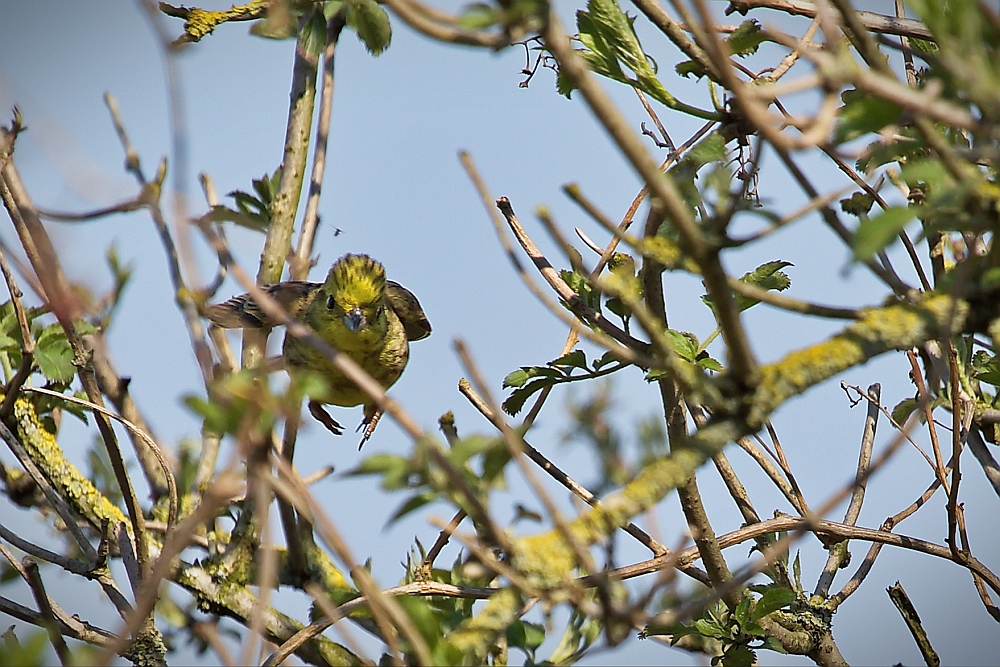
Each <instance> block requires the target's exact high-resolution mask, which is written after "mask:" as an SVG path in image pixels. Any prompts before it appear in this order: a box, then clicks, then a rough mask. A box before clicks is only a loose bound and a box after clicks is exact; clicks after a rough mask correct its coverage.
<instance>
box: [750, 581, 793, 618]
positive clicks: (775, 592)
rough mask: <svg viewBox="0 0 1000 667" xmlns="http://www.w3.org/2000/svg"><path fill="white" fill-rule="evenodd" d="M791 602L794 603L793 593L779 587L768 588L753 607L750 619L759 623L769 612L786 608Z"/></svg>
mask: <svg viewBox="0 0 1000 667" xmlns="http://www.w3.org/2000/svg"><path fill="white" fill-rule="evenodd" d="M793 602H795V591H793V590H791V589H789V588H782V587H781V586H773V587H770V588H768V589H767V591H766V592H765V593H764V595H762V596H761V598H760V599H759V600H757V604H755V605H754V608H753V611H752V612H751V613H750V619H751V620H753V621H755V622H756V621H759V620H760V619H762V618H764V617H765V616H767V615H768V614H770V613H771V612H774V611H777V610H779V609H781V608H783V607H787V606H788V605H790V604H792V603H793Z"/></svg>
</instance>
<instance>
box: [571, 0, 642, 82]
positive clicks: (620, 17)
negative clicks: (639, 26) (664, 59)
mask: <svg viewBox="0 0 1000 667" xmlns="http://www.w3.org/2000/svg"><path fill="white" fill-rule="evenodd" d="M587 10H588V12H589V14H590V17H591V18H593V23H594V26H595V27H597V29H598V30H599V31H600V34H601V36H602V37H603V38H604V40H605V41H606V42H607V44H608V46H609V47H610V48H611V50H612V52H613V54H614V56H615V57H616V58H617V59H618V60H619V61H621V62H622V63H624V64H625V66H626V67H628V68H629V69H630V70H632V71H633V72H635V73H636V75H638V76H640V77H641V76H642V75H643V74H644V73H649V74H653V68H652V67H651V66H650V64H649V60H647V58H646V54H645V53H644V52H643V50H642V46H641V45H640V44H639V38H638V37H637V36H636V34H635V29H634V28H633V27H632V21H631V20H630V19H629V17H628V16H626V15H625V12H623V11H622V9H621V7H619V6H618V3H617V2H616V1H615V0H590V1H589V2H588V3H587Z"/></svg>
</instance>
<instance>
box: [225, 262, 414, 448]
mask: <svg viewBox="0 0 1000 667" xmlns="http://www.w3.org/2000/svg"><path fill="white" fill-rule="evenodd" d="M264 291H266V292H267V293H268V294H269V295H270V296H271V297H272V298H273V299H275V300H276V301H278V302H279V303H280V304H281V305H282V306H284V308H285V310H287V311H288V313H289V314H290V315H291V316H292V317H294V318H296V319H299V320H301V321H303V322H304V323H305V324H307V325H309V327H310V328H312V330H313V331H315V332H316V333H317V334H318V335H319V336H320V337H321V338H323V340H325V341H326V342H327V343H329V344H330V345H332V346H333V347H335V348H337V349H338V350H339V351H341V352H343V353H344V354H346V355H347V356H349V357H350V358H351V359H353V360H354V361H355V362H357V364H358V365H359V366H361V367H362V368H363V369H365V371H367V372H368V374H369V375H371V376H372V377H373V378H375V379H376V380H377V381H378V382H379V384H381V385H382V386H383V387H385V388H386V389H388V388H389V387H391V386H392V385H393V383H395V382H396V380H398V379H399V376H400V375H402V374H403V369H404V368H406V362H407V361H408V360H409V358H410V345H409V341H411V340H420V339H422V338H426V337H427V336H429V335H431V324H430V322H428V321H427V316H426V315H425V314H424V311H423V309H422V308H421V307H420V302H419V301H417V297H415V296H413V293H412V292H410V291H409V290H408V289H406V288H405V287H403V286H402V285H400V284H399V283H396V282H393V281H391V280H386V277H385V268H383V266H382V265H381V264H380V263H378V262H377V261H375V260H374V259H372V258H371V257H369V256H368V255H344V256H343V257H341V258H340V259H338V260H337V261H336V262H335V263H334V265H333V266H332V267H331V268H330V273H329V274H327V276H326V282H323V283H310V282H305V281H300V280H292V281H287V282H282V283H278V284H276V285H270V286H268V287H265V288H264ZM207 313H208V317H209V319H210V320H212V322H213V323H214V324H216V325H218V326H220V327H224V328H227V329H232V328H244V329H263V328H270V327H273V326H276V325H277V324H278V323H277V322H276V321H274V320H273V319H271V318H270V317H268V316H267V315H266V314H265V313H264V312H263V311H262V310H261V309H260V307H259V306H258V305H257V304H256V303H255V302H254V300H253V299H252V298H251V297H250V295H249V294H242V295H240V296H237V297H233V298H232V299H230V300H229V301H226V302H225V303H220V304H216V305H214V306H209V307H208V309H207ZM282 357H283V358H284V361H285V366H286V368H287V369H288V371H289V372H290V373H294V372H296V371H299V370H310V371H316V372H318V373H320V374H322V376H323V377H324V379H325V380H326V383H327V387H328V390H327V391H326V392H325V393H322V394H320V395H316V396H310V401H309V412H310V413H311V414H312V415H313V417H315V418H316V419H317V420H318V421H319V422H320V423H322V424H323V425H324V426H326V427H327V428H328V429H330V431H332V432H333V433H335V434H337V435H340V434H341V433H342V432H343V427H341V425H340V424H338V423H337V422H336V421H335V420H334V419H333V418H332V417H330V415H328V414H327V413H326V411H325V410H324V409H323V406H322V404H324V403H329V404H332V405H340V406H344V407H352V406H355V405H364V406H365V418H364V421H362V422H361V426H364V427H365V433H364V437H363V438H362V440H361V445H364V444H365V442H366V441H367V440H368V438H370V437H371V434H372V432H373V431H374V430H375V425H376V424H377V423H378V420H379V417H380V416H381V414H382V413H381V411H380V410H379V409H378V408H377V406H376V405H375V404H374V403H373V402H372V400H371V397H370V396H368V394H366V393H365V392H363V391H362V390H361V389H359V388H358V387H357V385H355V384H354V383H353V382H352V381H351V380H349V379H348V378H347V377H345V376H344V374H343V373H341V372H340V371H339V370H338V369H337V368H336V367H335V366H334V365H333V364H332V363H330V361H329V360H328V359H327V358H326V356H325V355H323V354H322V353H321V352H319V351H318V350H315V349H313V348H312V347H311V346H310V345H309V344H308V343H306V342H304V341H301V340H299V339H298V338H295V337H294V336H289V335H287V334H286V335H285V342H284V345H283V347H282ZM358 428H359V429H360V428H361V427H360V426H359V427H358ZM359 449H360V446H359Z"/></svg>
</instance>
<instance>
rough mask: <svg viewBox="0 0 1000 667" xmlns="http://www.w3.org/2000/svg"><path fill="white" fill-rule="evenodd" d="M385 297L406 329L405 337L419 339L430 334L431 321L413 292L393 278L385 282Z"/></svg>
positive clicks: (412, 339) (411, 339)
mask: <svg viewBox="0 0 1000 667" xmlns="http://www.w3.org/2000/svg"><path fill="white" fill-rule="evenodd" d="M385 298H386V301H388V302H389V307H390V308H392V310H393V312H395V313H396V316H397V317H399V321H400V322H402V323H403V329H404V330H406V339H407V340H410V341H414V340H421V339H423V338H427V337H428V336H430V335H431V323H430V322H428V321H427V315H425V314H424V309H423V308H421V307H420V302H419V301H417V297H415V296H414V295H413V292H411V291H410V290H408V289H406V288H405V287H403V286H402V285H400V284H399V283H397V282H395V281H393V280H387V281H386V283H385Z"/></svg>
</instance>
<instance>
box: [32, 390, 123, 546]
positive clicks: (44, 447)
mask: <svg viewBox="0 0 1000 667" xmlns="http://www.w3.org/2000/svg"><path fill="white" fill-rule="evenodd" d="M14 421H15V422H16V426H17V437H18V438H19V439H20V440H21V444H22V445H24V448H25V449H26V450H28V454H29V456H31V459H32V461H34V462H35V465H37V466H38V467H39V469H41V471H42V473H43V474H44V475H45V477H46V478H48V480H49V482H51V484H52V486H54V487H55V488H56V489H57V490H58V491H59V494H60V495H61V496H62V497H63V498H65V499H66V501H67V502H68V503H69V504H70V506H72V508H73V509H74V510H75V511H76V512H77V513H78V514H80V516H82V517H84V518H85V519H87V521H89V522H90V523H92V524H93V525H94V526H95V527H97V528H99V527H100V526H101V522H102V521H104V520H107V521H108V522H109V523H111V525H115V524H117V523H118V522H121V523H124V524H125V526H126V528H129V529H130V528H131V525H130V524H129V521H128V519H127V518H126V517H125V514H124V513H123V512H122V511H121V510H120V509H119V508H118V507H117V506H116V505H115V504H114V503H112V502H111V501H110V500H108V498H107V496H105V495H104V494H103V493H101V492H100V491H98V490H97V487H95V486H94V485H93V483H92V482H91V481H90V480H89V479H87V477H86V476H85V475H84V474H83V473H81V472H80V469H79V468H77V467H76V466H75V465H73V464H72V463H71V462H70V461H69V460H68V459H67V458H66V455H65V454H64V453H63V450H62V448H61V447H60V446H59V443H58V442H57V441H56V437H55V435H53V434H52V433H51V432H50V431H49V430H48V429H46V428H45V427H44V426H43V425H42V422H41V421H40V420H39V419H38V414H37V413H36V412H35V406H34V405H32V403H31V401H29V400H27V399H26V398H18V399H17V400H16V401H14Z"/></svg>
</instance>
